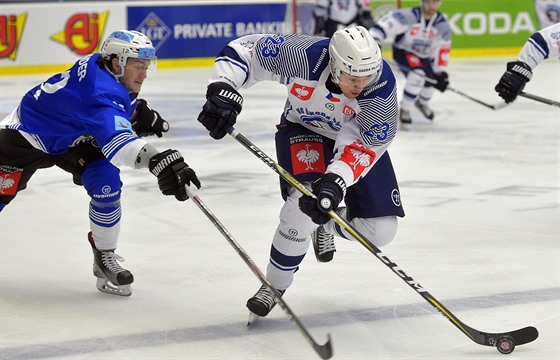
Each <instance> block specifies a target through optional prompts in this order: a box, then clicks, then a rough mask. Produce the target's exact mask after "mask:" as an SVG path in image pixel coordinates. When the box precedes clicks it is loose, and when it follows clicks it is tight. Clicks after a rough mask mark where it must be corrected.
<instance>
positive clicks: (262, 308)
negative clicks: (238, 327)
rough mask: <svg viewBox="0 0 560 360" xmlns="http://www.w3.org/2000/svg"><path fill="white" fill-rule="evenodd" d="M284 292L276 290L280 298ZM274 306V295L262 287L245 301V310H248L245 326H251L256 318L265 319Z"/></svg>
mask: <svg viewBox="0 0 560 360" xmlns="http://www.w3.org/2000/svg"><path fill="white" fill-rule="evenodd" d="M285 291H286V290H278V292H279V293H280V296H282V295H284V292H285ZM275 305H276V299H275V298H274V295H273V294H272V293H271V292H270V291H269V290H268V289H267V288H266V286H264V285H262V286H261V287H260V289H259V291H257V293H256V294H255V295H254V296H253V297H252V298H250V299H249V300H247V308H248V309H249V311H250V313H249V321H248V322H247V326H250V325H252V324H253V323H254V322H255V321H256V320H257V319H258V318H261V317H265V316H266V315H268V313H269V312H270V311H271V310H272V309H273V308H274V306H275Z"/></svg>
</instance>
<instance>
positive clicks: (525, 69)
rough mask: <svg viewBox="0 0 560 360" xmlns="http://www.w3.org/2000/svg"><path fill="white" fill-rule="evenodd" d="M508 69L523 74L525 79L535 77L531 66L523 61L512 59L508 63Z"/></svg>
mask: <svg viewBox="0 0 560 360" xmlns="http://www.w3.org/2000/svg"><path fill="white" fill-rule="evenodd" d="M507 70H508V71H511V72H513V73H516V74H518V75H521V76H522V77H523V78H525V80H527V81H529V80H531V78H532V77H533V72H532V70H531V67H530V66H529V65H527V64H525V63H524V62H522V61H512V62H508V63H507Z"/></svg>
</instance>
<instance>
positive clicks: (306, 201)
mask: <svg viewBox="0 0 560 360" xmlns="http://www.w3.org/2000/svg"><path fill="white" fill-rule="evenodd" d="M311 189H312V191H313V194H315V196H316V197H317V198H316V199H314V198H312V197H311V196H306V195H303V196H302V197H300V198H299V208H300V210H301V211H302V212H303V213H304V214H306V215H307V216H309V217H310V218H311V220H313V222H314V223H316V224H325V223H326V222H327V221H329V219H330V216H329V215H328V214H327V213H328V212H329V211H331V210H336V209H337V208H338V205H339V204H340V202H341V201H342V199H344V195H346V184H345V183H344V180H343V179H342V178H341V177H340V176H338V175H336V174H333V173H326V174H325V175H323V176H321V177H320V178H319V179H317V180H315V181H314V182H313V184H312V185H311Z"/></svg>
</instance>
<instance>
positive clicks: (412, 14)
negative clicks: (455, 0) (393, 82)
mask: <svg viewBox="0 0 560 360" xmlns="http://www.w3.org/2000/svg"><path fill="white" fill-rule="evenodd" d="M440 4H441V1H440V0H420V6H419V7H414V8H409V9H400V10H395V11H393V12H391V13H388V14H386V15H385V16H383V17H382V18H381V19H380V20H379V21H378V22H377V24H376V25H374V26H373V27H372V28H371V29H370V32H371V34H372V35H373V37H374V38H375V39H376V41H378V42H379V43H383V44H384V43H392V44H393V45H392V48H393V58H394V59H395V61H396V62H397V63H398V64H399V66H401V69H402V70H403V72H404V73H405V74H406V85H405V87H404V91H403V97H402V101H401V113H400V120H401V122H402V123H403V124H410V123H411V122H412V117H411V110H412V107H413V105H415V106H416V107H417V108H418V109H419V110H420V111H421V112H422V114H423V115H424V116H425V117H426V118H427V119H429V120H433V119H434V112H433V111H432V109H430V107H429V106H428V103H429V101H430V99H431V98H432V96H433V94H434V88H435V89H438V90H439V91H441V92H444V91H445V90H446V89H447V86H448V85H449V79H448V78H449V76H448V74H447V72H446V71H445V69H446V68H447V64H448V60H449V51H450V49H451V29H450V27H449V23H448V22H447V20H446V19H445V17H444V16H443V14H442V13H440V12H439V11H438V8H439V6H440ZM426 77H429V78H431V79H434V80H436V81H437V83H436V84H432V83H430V82H428V81H426Z"/></svg>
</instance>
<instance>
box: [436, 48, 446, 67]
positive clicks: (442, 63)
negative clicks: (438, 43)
mask: <svg viewBox="0 0 560 360" xmlns="http://www.w3.org/2000/svg"><path fill="white" fill-rule="evenodd" d="M447 63H449V48H448V47H442V48H441V49H440V50H439V54H438V61H437V64H438V65H439V66H447Z"/></svg>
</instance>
